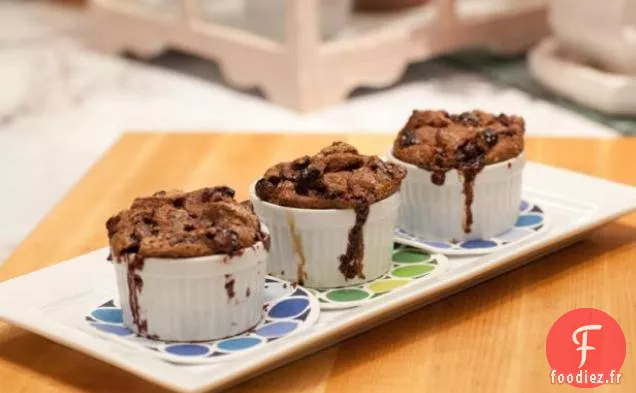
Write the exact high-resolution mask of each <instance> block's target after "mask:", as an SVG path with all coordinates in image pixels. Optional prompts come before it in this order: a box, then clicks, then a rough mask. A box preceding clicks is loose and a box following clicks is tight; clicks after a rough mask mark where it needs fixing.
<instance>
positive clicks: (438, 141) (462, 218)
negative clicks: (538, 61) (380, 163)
mask: <svg viewBox="0 0 636 393" xmlns="http://www.w3.org/2000/svg"><path fill="white" fill-rule="evenodd" d="M524 133H525V123H524V120H523V119H522V118H521V117H519V116H507V115H504V114H500V115H493V114H490V113H486V112H482V111H472V112H464V113H461V114H458V115H451V114H448V113H447V112H445V111H428V110H427V111H414V112H413V114H412V115H411V117H410V118H409V120H408V122H407V123H406V125H405V126H404V127H403V128H402V130H401V131H400V132H399V134H398V135H397V138H396V139H395V142H394V144H393V148H392V149H391V150H390V151H389V154H388V158H389V161H390V162H394V163H397V164H400V165H402V166H404V167H405V168H406V169H407V171H408V175H407V176H406V179H405V180H404V184H403V187H402V192H401V198H402V203H401V208H400V219H399V226H400V227H401V228H402V229H403V230H405V231H406V232H408V233H410V234H413V235H416V236H419V237H421V238H424V239H427V240H443V241H464V240H474V239H485V238H489V237H492V236H495V235H498V234H501V233H503V232H505V231H507V230H509V229H511V228H512V227H513V226H514V224H515V221H516V220H517V216H518V213H519V204H520V201H521V182H522V174H523V168H524V166H525V157H524V155H523V149H524V139H523V138H524Z"/></svg>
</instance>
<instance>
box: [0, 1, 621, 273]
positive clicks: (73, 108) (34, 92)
mask: <svg viewBox="0 0 636 393" xmlns="http://www.w3.org/2000/svg"><path fill="white" fill-rule="evenodd" d="M82 16H83V15H82V13H81V12H79V11H76V10H73V9H68V8H59V7H54V6H51V5H47V4H44V3H41V2H38V1H19V0H16V1H13V0H0V85H1V86H2V89H0V182H1V184H2V186H3V190H4V191H5V192H3V194H2V197H1V200H0V201H1V202H2V203H0V216H1V217H2V219H1V220H0V263H1V262H2V261H3V260H4V259H6V257H7V256H8V255H9V254H10V253H11V251H12V250H13V249H14V248H15V247H16V246H17V245H18V244H19V243H20V241H21V239H23V238H24V237H25V236H26V235H27V234H28V233H29V232H30V231H31V230H32V229H33V228H34V226H35V225H36V224H37V222H38V221H39V220H40V219H41V218H42V217H43V216H44V215H45V214H46V213H47V211H48V210H50V209H51V207H52V206H54V204H55V203H56V202H57V201H58V200H59V199H60V198H61V197H63V196H64V194H65V193H66V192H67V191H68V190H69V188H70V187H72V185H73V184H74V183H75V182H76V181H77V180H78V179H79V178H80V177H81V176H82V174H83V173H84V172H85V171H86V170H87V169H88V168H89V167H90V166H91V164H92V163H94V162H95V161H96V160H97V159H98V158H99V157H100V155H101V154H103V153H104V152H105V151H106V150H107V149H108V147H109V146H110V145H111V144H112V143H113V142H114V141H115V140H116V139H117V137H118V136H119V135H120V134H121V133H122V132H124V131H126V130H153V131H159V132H160V131H167V130H169V131H175V132H178V131H179V130H217V131H224V132H242V131H246V130H249V131H258V132H273V131H290V132H307V131H313V132H335V131H349V132H351V131H355V132H385V133H391V132H395V131H396V130H397V129H398V128H399V127H400V126H401V125H402V123H403V122H404V121H405V119H406V117H407V116H408V115H409V113H410V110H411V108H414V107H434V108H446V109H448V110H450V111H462V110H465V109H470V108H474V107H479V108H483V109H485V110H492V111H496V112H514V113H519V114H521V115H523V116H525V118H526V119H527V123H528V134H529V135H563V136H565V135H567V136H591V137H615V136H617V134H616V133H615V132H614V131H613V130H612V129H609V128H607V127H605V126H602V125H599V124H597V123H593V122H591V121H589V120H586V119H585V118H583V117H580V116H578V115H576V114H573V113H571V112H566V111H564V110H562V109H560V108H558V107H556V106H553V105H552V104H549V103H547V102H544V101H541V100H537V99H534V98H532V97H530V96H528V95H526V94H525V93H522V92H520V91H517V90H514V89H509V88H501V87H498V86H496V85H494V84H492V83H491V82H489V81H488V80H486V79H484V78H483V77H481V76H479V75H476V74H471V73H467V72H465V71H458V70H455V69H449V68H447V67H444V66H441V65H439V64H437V63H422V64H417V65H414V66H412V67H410V68H409V70H408V72H407V73H406V75H405V76H404V78H403V80H402V81H401V82H400V83H399V84H398V85H396V86H393V87H391V88H387V89H382V90H379V91H373V92H370V91H359V92H357V93H355V94H354V95H353V96H352V97H351V99H350V100H348V101H347V102H344V103H342V104H340V105H337V106H335V107H332V108H329V109H326V110H323V111H320V112H317V113H312V114H306V115H300V114H297V113H294V112H291V111H289V110H287V109H284V108H280V107H276V106H274V105H272V104H270V103H268V102H267V101H265V100H264V99H263V98H262V97H260V96H259V95H258V94H257V93H255V92H243V91H238V90H234V89H232V88H229V87H228V86H226V85H225V84H224V83H223V82H222V80H221V79H220V77H219V73H218V70H217V69H216V67H215V66H214V65H213V64H210V63H208V62H205V61H202V60H199V59H196V58H192V57H189V56H186V55H182V54H177V53H171V54H167V55H164V56H161V57H160V58H158V59H155V60H152V61H150V62H141V61H137V60H132V59H127V58H123V57H114V56H106V55H102V54H99V53H96V52H93V51H91V50H90V49H88V48H86V47H85V45H84V44H83V42H82V40H81V37H82V36H83V35H84V31H85V29H86V25H85V20H84V18H83V17H82ZM73 219H76V220H78V225H81V217H75V218H73Z"/></svg>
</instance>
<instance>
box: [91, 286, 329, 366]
mask: <svg viewBox="0 0 636 393" xmlns="http://www.w3.org/2000/svg"><path fill="white" fill-rule="evenodd" d="M319 314H320V305H319V303H318V300H317V299H316V298H315V297H314V296H313V295H312V294H311V293H310V292H309V291H308V290H307V289H305V288H302V287H299V286H297V287H294V286H292V285H291V284H289V283H288V282H286V281H284V280H280V279H278V278H274V277H269V276H268V277H267V278H266V281H265V306H264V307H263V319H262V320H261V322H260V323H259V324H258V325H257V326H256V327H254V328H253V329H251V330H250V331H248V332H246V333H243V334H240V335H237V336H234V337H229V338H225V339H222V340H215V341H208V342H203V343H201V342H197V343H181V342H180V343H172V342H163V341H156V340H150V339H146V338H143V337H140V336H137V335H136V334H135V333H133V332H132V331H130V330H129V329H128V328H126V327H125V326H124V321H123V316H122V311H121V309H120V308H119V307H117V306H116V305H115V303H114V302H113V301H112V300H111V301H108V302H106V303H104V304H102V305H101V306H99V307H97V308H95V309H94V310H91V312H90V313H89V314H88V315H87V316H86V318H85V319H86V322H87V323H88V326H89V327H88V328H89V329H90V330H91V331H92V332H93V333H97V334H99V335H100V336H102V337H104V338H107V339H110V340H112V341H116V342H118V343H120V344H123V345H125V346H127V347H130V348H133V349H138V350H143V351H145V352H146V353H150V354H152V355H153V356H155V357H159V358H161V359H163V360H167V361H170V362H173V363H182V364H203V363H214V362H219V361H226V360H232V359H234V358H236V357H237V356H238V355H241V354H244V353H246V352H249V351H251V350H254V349H257V348H262V347H265V346H267V344H268V343H270V342H273V341H275V340H279V339H283V338H285V337H287V336H291V335H293V334H295V333H298V332H300V331H302V330H305V329H307V328H308V327H310V326H312V325H313V324H314V323H315V322H316V321H317V320H318V316H319Z"/></svg>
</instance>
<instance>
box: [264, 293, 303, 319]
mask: <svg viewBox="0 0 636 393" xmlns="http://www.w3.org/2000/svg"><path fill="white" fill-rule="evenodd" d="M307 307H309V299H307V298H297V297H292V298H289V299H285V300H283V301H280V302H278V303H276V305H275V306H274V307H272V308H271V309H270V310H269V312H268V313H267V315H268V316H269V317H270V318H293V317H295V316H297V315H300V314H302V313H303V311H305V309H306V308H307Z"/></svg>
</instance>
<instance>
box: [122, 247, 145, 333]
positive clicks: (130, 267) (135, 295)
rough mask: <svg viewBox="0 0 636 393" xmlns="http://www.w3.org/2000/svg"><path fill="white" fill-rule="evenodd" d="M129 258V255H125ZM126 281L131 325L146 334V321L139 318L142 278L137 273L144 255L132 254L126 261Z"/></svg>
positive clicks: (141, 266)
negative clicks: (130, 259)
mask: <svg viewBox="0 0 636 393" xmlns="http://www.w3.org/2000/svg"><path fill="white" fill-rule="evenodd" d="M125 257H126V258H130V256H129V255H125ZM126 266H127V279H128V280H127V281H128V304H129V305H130V313H131V314H132V319H133V325H135V327H136V328H137V331H138V332H139V334H140V335H142V336H147V335H148V321H146V320H145V319H143V318H141V315H140V311H139V295H140V294H141V290H142V289H143V285H144V282H143V279H142V278H141V276H140V275H139V274H138V272H140V271H141V270H142V269H143V267H144V257H143V256H142V255H139V254H135V256H133V260H132V261H126Z"/></svg>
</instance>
